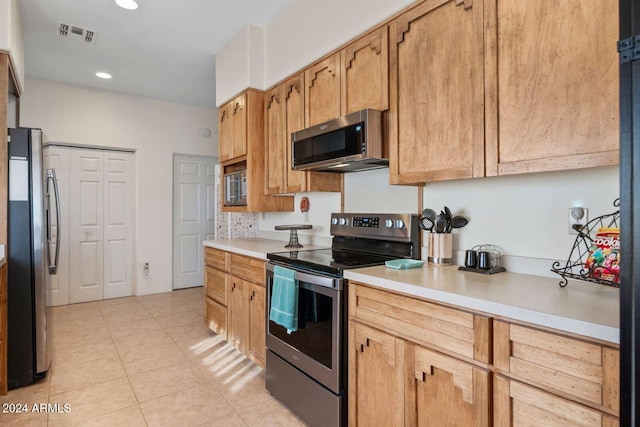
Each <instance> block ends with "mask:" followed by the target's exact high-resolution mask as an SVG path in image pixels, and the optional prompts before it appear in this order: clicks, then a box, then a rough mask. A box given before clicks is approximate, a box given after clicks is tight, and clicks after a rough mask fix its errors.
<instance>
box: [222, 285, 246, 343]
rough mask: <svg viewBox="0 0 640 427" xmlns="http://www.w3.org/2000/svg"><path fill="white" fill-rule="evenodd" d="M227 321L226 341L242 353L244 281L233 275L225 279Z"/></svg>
mask: <svg viewBox="0 0 640 427" xmlns="http://www.w3.org/2000/svg"><path fill="white" fill-rule="evenodd" d="M227 286H228V289H227V294H228V295H229V297H228V303H227V323H228V325H229V337H228V338H227V341H229V343H230V344H232V345H233V346H234V347H235V348H237V349H238V350H240V351H241V352H243V353H244V351H245V318H246V315H245V307H244V306H245V296H244V290H245V288H246V284H245V281H244V280H242V279H239V278H237V277H234V276H229V277H228V280H227Z"/></svg>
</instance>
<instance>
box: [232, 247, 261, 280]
mask: <svg viewBox="0 0 640 427" xmlns="http://www.w3.org/2000/svg"><path fill="white" fill-rule="evenodd" d="M230 264H231V266H230V271H231V274H233V275H234V276H238V277H240V278H242V279H245V280H248V281H250V282H254V283H258V284H261V285H264V275H265V273H264V260H261V259H256V258H250V257H246V256H242V255H237V254H231V260H230Z"/></svg>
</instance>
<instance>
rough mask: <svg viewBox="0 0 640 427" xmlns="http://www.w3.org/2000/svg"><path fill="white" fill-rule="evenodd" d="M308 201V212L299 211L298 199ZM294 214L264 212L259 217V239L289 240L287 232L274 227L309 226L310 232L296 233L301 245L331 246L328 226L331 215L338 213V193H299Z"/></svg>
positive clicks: (294, 203)
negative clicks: (289, 225)
mask: <svg viewBox="0 0 640 427" xmlns="http://www.w3.org/2000/svg"><path fill="white" fill-rule="evenodd" d="M302 197H307V198H308V199H309V211H308V212H305V213H303V212H301V211H300V199H302ZM293 207H294V212H265V213H262V214H260V217H259V224H258V227H259V230H260V233H259V235H260V237H265V238H272V239H278V240H289V232H288V231H275V229H274V227H275V226H276V225H287V224H311V225H312V226H313V228H312V229H311V230H301V231H298V237H299V238H300V242H302V243H303V244H306V243H309V244H314V245H328V244H331V240H330V236H331V234H330V233H329V226H330V220H331V214H332V213H333V212H340V193H300V194H296V196H295V199H294V202H293Z"/></svg>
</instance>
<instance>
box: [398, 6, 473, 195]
mask: <svg viewBox="0 0 640 427" xmlns="http://www.w3.org/2000/svg"><path fill="white" fill-rule="evenodd" d="M482 17H483V0H475V1H473V2H472V1H470V0H469V1H464V2H462V1H458V0H455V1H454V0H449V1H438V2H423V3H421V4H420V5H418V6H417V7H415V8H413V9H411V10H409V11H408V12H406V13H404V14H403V15H401V16H400V17H398V18H397V19H396V20H394V21H393V22H392V23H391V25H390V37H391V42H390V64H391V72H390V82H391V92H390V98H391V103H390V158H389V160H390V165H389V167H390V179H391V182H392V183H395V184H403V183H405V184H410V183H423V182H429V181H439V180H447V179H458V178H469V177H475V176H483V175H484V114H483V111H484V93H483V84H484V77H483V76H484V74H483V42H482V41H483V28H482V25H483V22H482Z"/></svg>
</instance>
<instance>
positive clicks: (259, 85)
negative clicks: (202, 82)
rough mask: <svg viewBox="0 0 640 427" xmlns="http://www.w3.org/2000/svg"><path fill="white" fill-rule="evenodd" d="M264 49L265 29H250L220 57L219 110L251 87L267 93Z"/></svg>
mask: <svg viewBox="0 0 640 427" xmlns="http://www.w3.org/2000/svg"><path fill="white" fill-rule="evenodd" d="M263 46H264V43H263V30H262V28H260V27H256V26H253V25H249V26H247V27H245V28H244V29H243V30H242V31H240V32H239V33H238V34H236V35H235V36H234V38H233V39H232V40H231V41H230V42H229V43H227V44H226V45H225V46H224V47H223V48H222V49H220V51H219V52H218V53H217V54H216V106H220V105H222V104H223V103H225V102H226V101H228V100H229V99H230V98H231V97H232V96H234V95H237V94H238V93H239V92H241V91H243V90H245V89H246V88H248V87H252V88H255V89H264V47H263ZM218 64H220V65H221V66H220V67H218Z"/></svg>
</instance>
